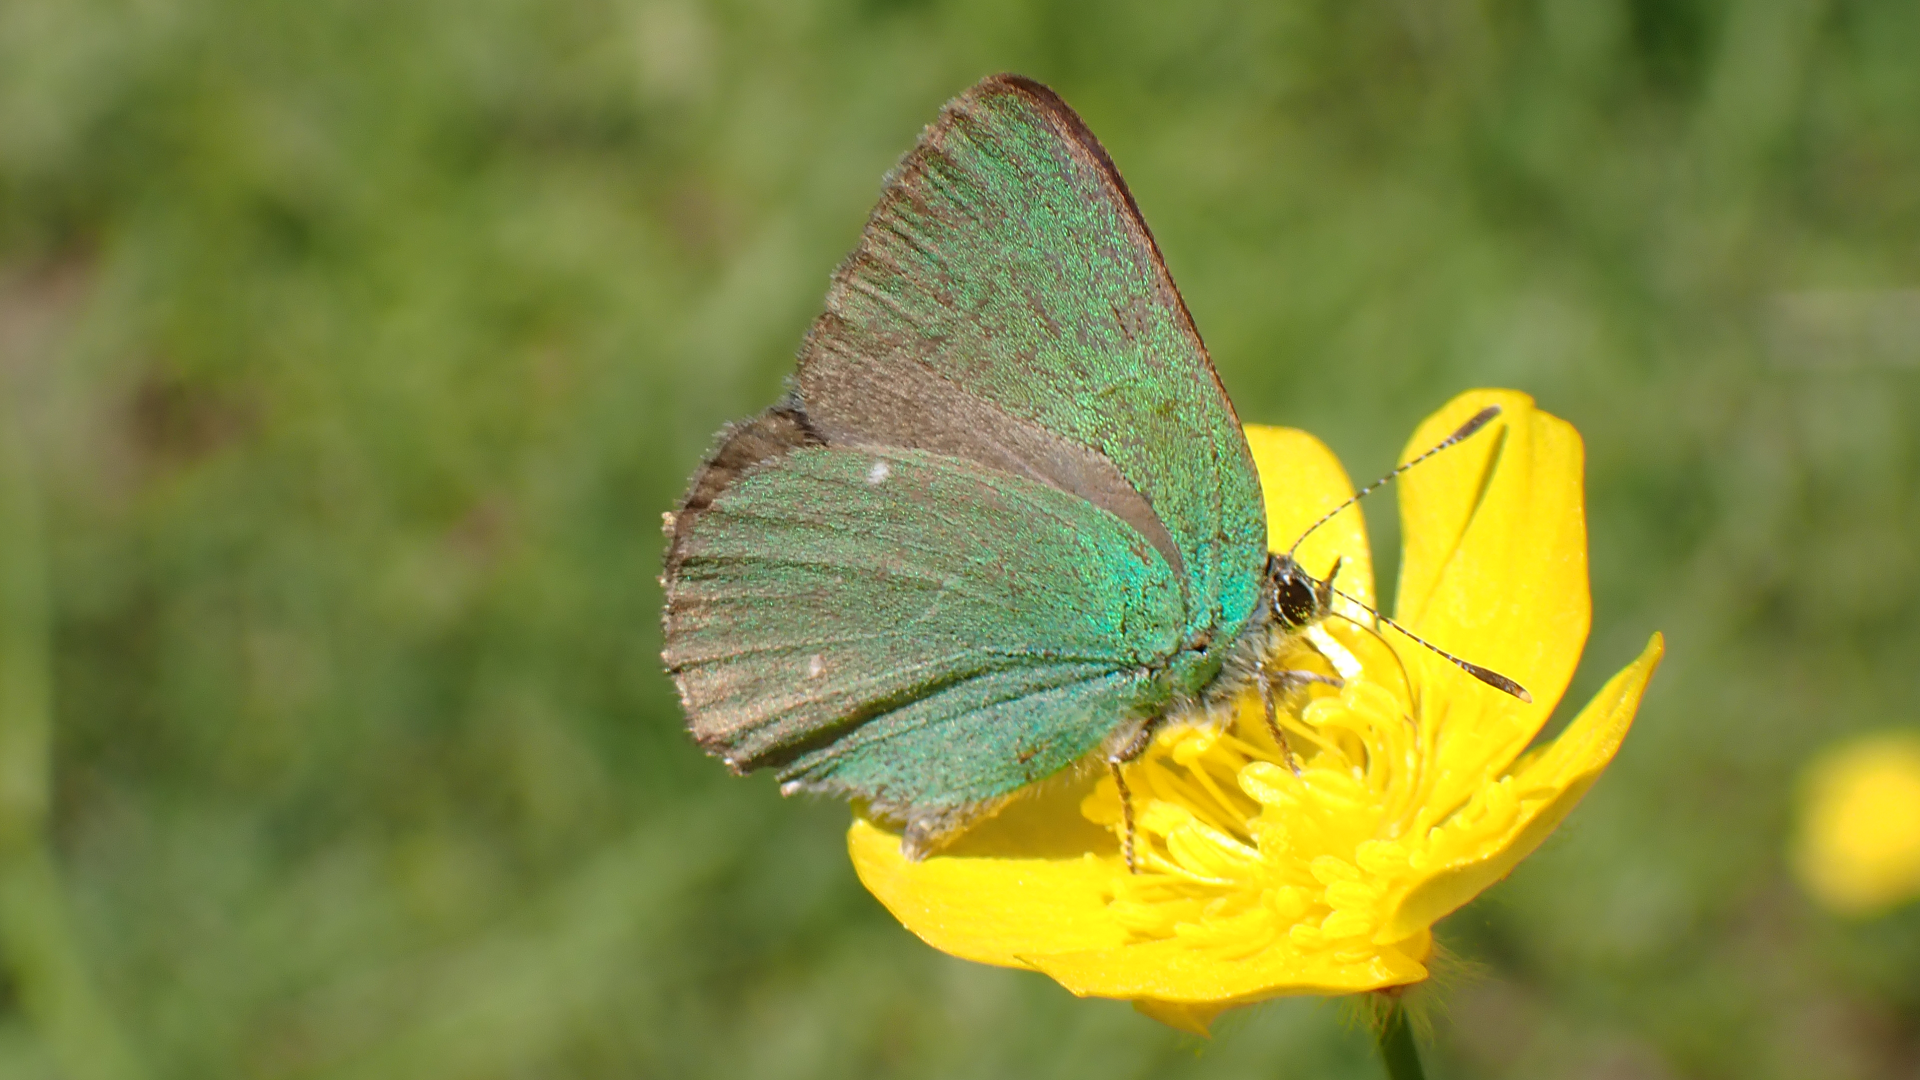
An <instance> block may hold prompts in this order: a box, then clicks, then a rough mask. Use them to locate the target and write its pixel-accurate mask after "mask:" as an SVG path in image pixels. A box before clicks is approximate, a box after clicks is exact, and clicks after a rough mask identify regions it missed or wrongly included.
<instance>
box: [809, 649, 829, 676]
mask: <svg viewBox="0 0 1920 1080" xmlns="http://www.w3.org/2000/svg"><path fill="white" fill-rule="evenodd" d="M825 670H827V663H826V661H824V660H822V659H820V656H819V654H818V653H815V654H814V655H813V656H810V657H808V658H807V678H809V679H817V678H819V677H820V673H821V672H823V671H825Z"/></svg>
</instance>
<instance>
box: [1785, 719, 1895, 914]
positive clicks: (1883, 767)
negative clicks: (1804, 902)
mask: <svg viewBox="0 0 1920 1080" xmlns="http://www.w3.org/2000/svg"><path fill="white" fill-rule="evenodd" d="M1793 866H1794V869H1795V870H1796V871H1797V872H1798V873H1799V875H1800V881H1801V882H1802V883H1803V884H1804V885H1805V886H1806V888H1807V891H1808V892H1810V893H1812V894H1813V896H1814V899H1816V900H1818V901H1820V902H1821V903H1822V904H1824V905H1826V906H1827V907H1828V908H1829V909H1831V910H1832V911H1835V912H1838V913H1840V914H1843V915H1869V914H1873V913H1874V912H1878V911H1884V910H1886V909H1887V908H1890V907H1893V906H1894V905H1896V904H1900V903H1903V902H1905V901H1908V900H1912V899H1914V898H1915V897H1920V732H1887V733H1884V734H1880V735H1870V736H1867V737H1865V738H1860V739H1854V740H1852V741H1849V742H1845V743H1842V744H1840V745H1839V746H1835V747H1833V748H1831V749H1829V750H1827V751H1826V752H1825V753H1823V754H1821V755H1820V756H1819V757H1818V758H1816V759H1815V760H1814V762H1813V764H1812V765H1810V766H1809V767H1808V769H1807V775H1806V780H1805V783H1804V786H1803V789H1802V792H1801V815H1800V829H1799V835H1798V836H1797V837H1796V839H1795V842H1794V847H1793Z"/></svg>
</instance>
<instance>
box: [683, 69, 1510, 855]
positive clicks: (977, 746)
mask: <svg viewBox="0 0 1920 1080" xmlns="http://www.w3.org/2000/svg"><path fill="white" fill-rule="evenodd" d="M1487 418H1488V417H1486V416H1483V417H1478V418H1476V420H1475V422H1474V423H1471V424H1469V425H1468V427H1467V428H1463V429H1462V431H1461V432H1459V433H1457V434H1456V435H1455V437H1454V439H1450V440H1449V443H1451V442H1452V441H1457V439H1459V438H1464V437H1465V436H1466V435H1467V434H1469V433H1470V432H1471V430H1472V429H1473V428H1475V427H1477V426H1478V425H1479V424H1481V423H1484V422H1485V420H1486V419H1487ZM667 532H668V547H667V553H666V568H665V573H664V575H663V577H662V583H663V585H664V587H665V590H666V614H665V631H666V645H665V650H664V652H663V659H664V661H665V663H666V666H667V669H668V671H669V673H670V674H671V675H672V677H673V679H674V682H675V683H676V684H677V686H678V688H679V692H680V698H681V702H682V704H683V705H684V707H685V710H686V714H687V720H688V725H689V727H690V728H691V729H692V732H693V735H694V737H695V739H696V740H697V741H698V742H699V743H700V745H701V746H702V747H704V748H706V749H707V750H708V751H709V752H711V753H714V754H716V755H718V756H720V757H721V758H723V759H724V760H725V761H726V763H727V764H728V765H729V766H731V767H732V768H733V769H734V770H736V771H739V772H747V771H751V770H756V769H774V770H777V772H778V775H779V777H780V778H781V780H782V781H783V788H782V790H783V791H786V792H788V793H792V792H796V791H814V792H827V793H833V794H840V795H845V796H849V797H853V798H857V799H861V800H864V801H865V802H866V804H867V806H868V807H869V812H870V813H873V814H875V815H876V816H878V817H880V818H882V819H886V820H891V821H894V822H895V823H897V824H898V825H900V826H901V827H902V830H903V841H902V843H903V846H904V848H905V850H906V851H907V853H908V854H909V855H911V856H915V857H918V856H921V855H924V854H926V853H927V852H929V851H930V850H932V849H933V848H935V847H937V846H938V845H939V844H940V842H941V841H942V840H944V839H945V838H946V837H948V836H950V835H952V834H953V833H954V832H956V831H957V830H959V829H961V828H963V827H964V826H965V825H966V824H968V823H969V822H971V821H973V820H975V819H976V818H978V817H980V816H981V815H982V814H984V813H988V812H990V811H991V810H992V809H994V808H996V807H997V806H998V805H1000V804H1001V803H1002V802H1004V801H1005V799H1006V798H1007V797H1008V796H1010V795H1012V794H1013V793H1015V792H1017V791H1019V790H1020V789H1021V788H1023V787H1026V786H1027V785H1029V784H1032V783H1034V782H1036V781H1039V780H1043V779H1045V778H1047V777H1049V776H1052V775H1054V774H1056V773H1059V772H1061V771H1063V770H1066V769H1068V768H1070V767H1072V766H1074V765H1075V764H1076V763H1079V762H1083V761H1088V760H1094V761H1098V760H1103V759H1104V760H1107V761H1109V762H1119V761H1123V760H1126V759H1127V758H1129V757H1131V756H1132V755H1134V754H1137V753H1138V752H1139V750H1140V749H1141V748H1143V747H1144V745H1145V743H1146V738H1147V735H1148V734H1149V733H1150V731H1151V730H1152V728H1153V725H1154V724H1156V723H1157V722H1159V721H1160V720H1161V719H1162V718H1165V717H1168V716H1170V715H1176V714H1179V713H1180V712H1181V711H1182V710H1185V709H1188V708H1191V707H1193V706H1195V705H1198V704H1202V703H1204V702H1205V701H1207V700H1208V699H1217V698H1220V697H1224V696H1226V695H1227V694H1229V693H1232V692H1237V691H1238V690H1239V689H1240V688H1241V687H1243V686H1245V685H1246V680H1247V679H1248V678H1249V677H1251V676H1254V675H1262V672H1261V668H1260V664H1261V662H1262V658H1263V655H1264V650H1265V648H1266V646H1267V644H1268V638H1269V636H1270V634H1271V632H1272V631H1273V630H1275V629H1276V628H1277V629H1280V630H1283V631H1284V630H1287V629H1292V628H1298V627H1300V626H1303V625H1305V624H1307V623H1309V622H1311V621H1313V620H1315V619H1318V618H1320V617H1323V616H1324V615H1325V614H1326V613H1327V611H1328V610H1329V605H1330V603H1331V601H1332V595H1333V591H1332V581H1331V578H1332V575H1331V574H1330V575H1329V579H1328V580H1326V581H1321V580H1318V579H1315V578H1313V577H1312V576H1311V575H1309V574H1308V573H1307V572H1306V571H1305V570H1303V569H1302V568H1301V567H1300V566H1299V564H1298V563H1296V562H1295V561H1294V560H1293V558H1292V556H1291V554H1283V555H1271V556H1270V555H1269V554H1268V552H1267V550H1266V537H1267V529H1266V520H1265V512H1264V510H1263V507H1262V504H1261V494H1260V485H1259V481H1258V478H1257V477H1256V475H1255V473H1254V466H1253V460H1252V457H1251V455H1250V453H1249V451H1248V448H1247V443H1246V439H1245V437H1244V436H1243V435H1242V434H1241V431H1240V425H1239V421H1238V420H1237V419H1236V417H1235V415H1234V411H1233V406H1232V404H1231V403H1229V402H1228V400H1227V396H1226V392H1225V391H1224V390H1223V389H1222V387H1221V385H1220V381H1219V378H1218V377H1217V376H1216V375H1215V373H1214V370H1213V364H1212V362H1211V361H1210V360H1209V359H1208V357H1207V352H1206V348H1205V347H1204V346H1203V345H1202V344H1201V341H1200V335H1199V333H1198V332H1197V331H1196V330H1195V329H1194V325H1193V319H1192V317H1191V316H1190V315H1188V313H1187V309H1186V305H1185V303H1184V302H1182V300H1181V298H1180V294H1179V292H1178V291H1177V290H1176V289H1175V288H1174V284H1173V280H1172V278H1171V277H1170V276H1169V275H1168V273H1167V269H1166V266H1165V264H1164V263H1163V262H1162V261H1161V258H1160V252H1159V250H1158V249H1157V248H1156V246H1155V244H1154V240H1153V236H1152V234H1151V233H1150V232H1148V230H1147V226H1146V222H1145V221H1144V220H1142V218H1141V216H1140V211H1139V208H1138V207H1137V206H1136V205H1135V204H1134V201H1133V196H1132V195H1131V194H1129V193H1128V191H1127V186H1126V183H1125V182H1124V181H1123V180H1121V178H1120V174H1119V172H1118V171H1117V170H1116V169H1115V168H1114V165H1113V162H1112V160H1111V159H1109V158H1108V156H1107V153H1106V151H1105V150H1104V149H1103V148H1102V147H1101V145H1100V143H1099V141H1098V140H1097V139H1095V138H1094V136H1093V133H1092V132H1090V131H1089V130H1087V126H1086V125H1085V124H1084V123H1083V122H1082V121H1081V119H1080V117H1079V116H1078V115H1076V114H1075V113H1074V112H1073V110H1072V109H1070V108H1068V107H1067V105H1066V103H1065V102H1063V101H1061V100H1060V98H1059V97H1058V96H1056V95H1055V94H1054V93H1053V92H1052V91H1051V90H1049V89H1047V88H1046V87H1044V86H1042V85H1040V84H1039V83H1036V82H1033V81H1031V80H1028V79H1024V78H1020V77H1018V76H1012V75H996V76H992V77H990V78H987V79H985V80H983V81H981V82H980V83H979V84H978V85H976V86H974V87H973V88H972V89H970V90H968V91H967V92H965V93H964V94H961V95H960V96H959V97H958V98H955V99H954V100H953V101H951V102H949V103H948V104H947V105H946V107H945V108H944V109H942V110H941V113H940V116H939V118H938V119H937V120H936V121H935V122H934V123H933V124H932V125H931V126H930V127H928V128H927V129H926V131H925V132H924V133H923V134H922V135H921V137H920V141H919V143H918V145H917V146H915V148H914V149H913V150H912V151H911V152H910V153H909V154H907V156H906V157H905V158H904V159H903V160H902V161H901V163H900V164H899V166H898V167H896V168H895V169H894V171H893V172H892V173H891V174H889V175H888V177H887V180H886V183H885V188H884V192H883V194H882V195H881V197H880V202H879V205H878V206H876V207H875V208H874V211H873V214H872V216H871V217H870V218H869V219H868V222H867V226H866V230H865V232H864V233H863V235H862V236H861V239H860V244H859V246H858V247H857V248H856V249H855V250H854V252H853V253H852V254H851V255H850V256H848V257H847V259H846V261H845V262H844V263H842V264H841V266H840V268H839V270H838V271H837V272H836V273H835V274H834V277H833V281H832V286H831V288H830V289H829V291H828V293H827V298H826V310H825V312H824V313H823V314H821V315H820V317H819V318H818V319H817V320H816V321H815V322H814V324H813V327H812V329H811V330H810V331H809V332H808V333H807V336H806V339H805V341H804V342H803V343H802V345H801V348H800V355H799V361H798V370H797V371H796V373H795V375H794V377H793V379H792V382H791V386H790V390H789V392H788V394H787V396H786V398H785V399H784V400H782V401H781V402H779V403H778V404H776V405H774V406H773V407H772V408H770V409H768V410H767V411H766V412H764V413H762V414H760V415H759V416H757V417H755V418H753V419H751V420H747V421H743V422H741V423H737V424H734V425H731V426H729V427H728V428H727V429H725V430H724V431H723V432H722V433H721V435H720V438H719V443H718V447H717V449H716V450H715V451H714V452H713V453H712V455H711V456H710V457H709V458H708V459H707V461H706V463H705V464H704V465H702V466H701V467H700V469H699V470H698V471H697V472H696V473H695V475H694V478H693V481H692V484H691V487H690V488H689V490H688V492H687V494H686V497H685V499H684V500H683V501H682V502H681V504H680V507H679V509H678V511H677V512H675V513H673V514H670V515H668V525H667ZM1336 572H1337V571H1336ZM1462 664H1463V666H1464V667H1467V668H1468V670H1470V671H1474V672H1475V673H1476V674H1480V675H1481V677H1482V678H1488V679H1489V681H1492V680H1495V679H1498V678H1499V677H1498V676H1493V675H1492V674H1491V673H1489V672H1484V670H1483V669H1474V668H1473V667H1472V665H1466V664H1464V662H1462ZM1282 674H1284V673H1282ZM1263 681H1264V678H1263ZM1496 685H1498V684H1497V683H1496ZM1511 689H1514V690H1517V687H1513V688H1511Z"/></svg>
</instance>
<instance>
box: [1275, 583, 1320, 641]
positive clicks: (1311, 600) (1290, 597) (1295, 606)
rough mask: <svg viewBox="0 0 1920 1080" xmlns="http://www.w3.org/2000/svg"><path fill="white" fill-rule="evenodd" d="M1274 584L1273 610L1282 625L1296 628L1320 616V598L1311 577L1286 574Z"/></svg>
mask: <svg viewBox="0 0 1920 1080" xmlns="http://www.w3.org/2000/svg"><path fill="white" fill-rule="evenodd" d="M1274 584H1275V586H1276V587H1275V589H1274V593H1273V610H1274V613H1275V614H1277V615H1279V616H1280V622H1281V623H1282V624H1283V625H1285V626H1287V627H1290V628H1298V627H1302V626H1305V625H1307V624H1308V623H1310V622H1313V621H1314V620H1316V619H1318V618H1319V617H1320V615H1321V612H1320V598H1319V596H1318V595H1317V594H1316V593H1317V590H1315V589H1314V587H1313V579H1312V578H1309V577H1307V576H1306V575H1305V574H1287V575H1285V576H1283V577H1282V578H1280V580H1279V581H1277V582H1275V583H1274Z"/></svg>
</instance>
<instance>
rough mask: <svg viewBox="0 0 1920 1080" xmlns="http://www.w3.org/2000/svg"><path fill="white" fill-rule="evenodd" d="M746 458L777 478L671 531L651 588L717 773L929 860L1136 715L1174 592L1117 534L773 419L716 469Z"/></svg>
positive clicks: (1175, 617) (964, 476) (1007, 481)
mask: <svg viewBox="0 0 1920 1080" xmlns="http://www.w3.org/2000/svg"><path fill="white" fill-rule="evenodd" d="M768 432H772V438H771V439H765V436H766V434H767V433H768ZM783 438H784V442H782V441H781V440H782V439H783ZM761 440H764V442H763V445H762V446H761V447H760V449H762V450H764V449H766V448H767V446H773V447H776V448H777V450H776V452H777V455H778V456H777V457H773V458H771V459H768V458H762V459H759V460H757V461H756V462H755V463H754V466H753V467H752V468H751V469H749V470H748V471H746V472H745V473H744V475H740V476H738V477H736V478H733V479H732V480H731V482H729V483H727V484H726V485H725V486H724V487H723V488H721V489H720V490H718V492H717V494H716V495H715V497H714V498H713V499H712V501H711V502H708V503H706V504H704V505H702V506H699V507H697V508H696V509H694V510H691V511H689V510H683V511H682V512H681V515H680V516H679V518H678V519H677V522H684V521H686V519H687V516H688V515H689V514H690V513H691V514H693V515H695V517H694V520H693V522H692V527H691V528H687V529H684V530H682V531H681V532H680V534H679V536H678V537H677V538H676V543H675V550H674V552H673V554H672V556H671V563H670V568H669V574H668V609H667V639H668V648H667V654H666V659H667V663H668V665H669V668H670V669H671V670H672V671H673V673H674V675H675V678H676V681H677V683H678V684H679V688H680V694H681V699H682V702H683V703H684V704H685V706H686V709H687V712H688V715H689V716H690V717H692V719H693V727H694V732H695V734H696V735H697V736H698V737H699V739H700V741H701V743H702V744H703V745H705V746H707V747H708V748H709V749H711V750H713V751H715V752H716V753H719V754H721V755H722V756H724V757H725V758H726V759H727V761H728V763H729V764H730V765H732V766H733V767H734V768H735V769H737V770H740V771H746V770H750V769H758V768H767V767H771V768H777V769H779V770H780V774H781V777H782V779H784V780H789V781H794V782H798V783H799V784H800V785H801V786H803V787H805V788H808V789H812V790H824V791H831V792H836V793H844V794H850V795H857V796H860V797H864V798H866V799H867V800H869V801H870V802H871V803H872V804H873V805H874V806H875V807H876V808H877V809H879V810H880V811H881V812H882V813H884V814H887V815H889V816H892V817H895V818H897V819H898V820H901V821H903V822H905V823H907V824H908V825H909V826H910V827H911V828H912V833H913V835H915V836H925V837H928V838H931V837H935V836H938V835H939V834H941V833H943V832H945V831H947V829H948V828H949V827H950V826H952V825H954V824H958V823H960V822H963V821H964V820H965V819H966V818H967V817H969V816H970V815H971V813H972V811H973V810H974V809H975V808H976V807H978V806H980V805H981V804H984V803H990V802H992V801H993V800H994V799H996V798H998V797H1001V796H1004V795H1006V794H1007V793H1009V792H1012V791H1015V790H1017V789H1019V788H1021V787H1024V786H1025V785H1027V784H1029V783H1032V782H1033V781H1035V780H1039V779H1043V778H1045V777H1047V776H1050V775H1052V774H1053V773H1056V772H1058V771H1060V770H1061V769H1064V768H1066V767H1067V766H1069V765H1071V764H1072V763H1074V762H1075V761H1078V760H1080V759H1081V758H1083V757H1085V756H1087V755H1088V754H1089V753H1090V752H1092V751H1093V750H1095V749H1096V748H1098V747H1099V746H1100V744H1101V742H1102V741H1103V740H1104V739H1106V738H1107V737H1108V736H1109V734H1110V733H1111V732H1112V731H1113V730H1114V728H1115V726H1116V724H1117V723H1118V722H1119V721H1121V720H1122V719H1124V718H1126V717H1128V716H1129V715H1130V710H1132V709H1133V708H1134V707H1135V706H1138V705H1141V704H1144V703H1145V702H1146V700H1147V699H1148V698H1150V697H1151V696H1152V693H1153V682H1154V680H1153V676H1152V669H1153V665H1154V664H1155V663H1156V662H1157V661H1158V660H1160V659H1161V658H1163V657H1165V656H1167V655H1169V654H1170V653H1172V652H1173V651H1174V650H1175V649H1177V648H1178V646H1179V642H1180V628H1181V617H1182V613H1183V612H1182V607H1183V605H1182V602H1181V598H1180V592H1179V586H1178V583H1177V582H1176V581H1175V580H1174V577H1173V574H1172V572H1171V570H1170V569H1169V568H1168V567H1167V564H1166V562H1165V560H1164V559H1162V558H1161V557H1160V555H1159V553H1158V552H1156V551H1154V550H1153V548H1152V546H1151V545H1149V544H1148V543H1147V542H1146V541H1145V540H1144V539H1143V538H1142V537H1141V536H1140V535H1139V534H1138V533H1137V532H1136V531H1134V530H1133V529H1132V528H1130V527H1129V526H1128V525H1126V524H1125V523H1124V522H1122V521H1120V520H1119V519H1118V518H1115V517H1114V516H1113V515H1112V514H1109V513H1107V512H1105V511H1103V510H1101V509H1099V508H1098V507H1095V506H1093V505H1092V504H1090V503H1088V502H1087V501H1085V500H1084V499H1081V498H1078V497H1077V496H1073V495H1069V494H1066V493H1064V492H1062V491H1060V490H1058V489H1057V488H1054V487H1051V486H1048V485H1045V484H1040V483H1036V482H1034V481H1032V480H1028V479H1025V478H1023V477H1019V476H1014V475H1010V474H1007V473H1003V472H997V471H990V470H986V469H982V468H980V467H979V466H977V465H975V464H974V463H972V462H968V461H965V460H962V459H958V458H953V457H949V456H945V455H936V454H929V453H926V452H924V451H915V450H901V449H896V448H884V447H882V448H839V447H832V446H826V445H821V444H819V443H817V442H814V441H813V440H812V439H810V438H809V437H808V436H807V435H806V434H805V432H804V428H803V427H801V426H800V425H799V424H797V423H794V422H792V414H785V413H781V412H780V411H778V410H776V411H775V412H773V413H770V414H768V416H766V417H763V418H761V419H760V420H759V421H756V422H754V423H753V424H752V425H749V426H748V427H747V428H745V429H742V430H740V431H736V432H735V433H734V436H733V439H732V440H730V442H729V445H738V444H740V443H741V442H743V441H746V442H754V441H761Z"/></svg>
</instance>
